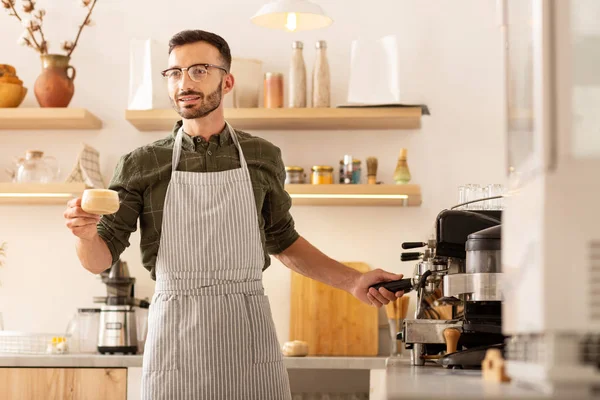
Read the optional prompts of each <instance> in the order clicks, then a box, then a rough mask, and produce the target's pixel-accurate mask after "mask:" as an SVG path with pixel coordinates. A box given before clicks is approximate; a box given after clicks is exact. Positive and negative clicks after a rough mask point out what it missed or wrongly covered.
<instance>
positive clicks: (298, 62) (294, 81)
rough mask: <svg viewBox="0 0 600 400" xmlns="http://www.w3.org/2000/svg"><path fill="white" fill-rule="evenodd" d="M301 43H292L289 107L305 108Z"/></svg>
mask: <svg viewBox="0 0 600 400" xmlns="http://www.w3.org/2000/svg"><path fill="white" fill-rule="evenodd" d="M303 47H304V45H303V43H302V42H300V41H295V42H292V60H291V63H290V77H289V89H288V96H289V98H288V102H289V107H306V65H305V63H304V56H303V55H302V48H303Z"/></svg>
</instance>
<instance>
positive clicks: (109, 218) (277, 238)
mask: <svg viewBox="0 0 600 400" xmlns="http://www.w3.org/2000/svg"><path fill="white" fill-rule="evenodd" d="M181 125H182V122H181V121H179V122H177V123H176V124H175V127H174V129H173V132H172V133H171V134H170V135H169V136H168V137H166V138H164V139H161V140H158V141H156V142H154V143H152V144H149V145H147V146H143V147H140V148H138V149H136V150H134V151H132V152H131V153H128V154H126V155H124V156H122V157H121V159H120V160H119V163H118V164H117V166H116V168H115V173H114V175H113V177H112V179H111V182H110V184H109V189H113V190H116V191H117V192H118V193H119V199H120V202H121V207H120V208H119V211H117V212H116V213H115V214H113V215H105V216H103V217H102V218H101V220H100V222H99V223H98V234H99V235H100V237H101V238H102V239H103V240H104V241H105V242H106V244H107V245H108V248H109V249H110V252H111V254H112V258H113V263H114V262H116V261H117V260H118V258H119V257H120V255H121V253H122V252H123V250H125V248H126V247H128V246H129V236H130V235H131V233H132V232H134V231H135V230H136V228H137V222H138V218H139V222H140V231H141V240H140V249H141V253H142V262H143V264H144V267H145V268H146V269H148V270H149V271H150V274H151V277H152V279H154V280H156V273H155V265H156V257H157V255H158V247H159V244H160V235H161V227H162V217H163V205H164V202H165V197H166V193H167V186H168V185H169V181H170V179H171V164H172V162H171V157H172V155H173V144H174V143H175V136H176V134H177V131H178V130H179V128H180V127H181ZM235 132H236V135H237V137H238V140H239V142H240V145H241V147H242V151H243V152H244V156H245V157H246V162H247V163H248V170H249V172H250V179H251V180H252V187H253V189H254V200H255V201H256V210H257V212H258V224H259V228H260V233H261V240H262V244H263V249H264V251H265V265H264V268H263V269H266V268H267V267H268V266H269V265H270V262H271V259H270V257H269V254H277V253H281V252H282V251H284V250H285V249H286V248H288V247H289V246H290V245H291V244H292V243H294V241H295V240H296V239H297V238H298V236H299V235H298V233H297V232H296V230H295V227H294V220H293V218H292V216H291V214H290V211H289V210H290V207H291V204H292V203H291V199H290V196H289V195H288V193H287V192H286V191H285V188H284V182H285V166H284V163H283V160H282V157H281V151H280V149H279V148H278V147H276V146H275V145H273V144H272V143H270V142H268V141H266V140H265V139H261V138H259V137H256V136H252V135H250V134H248V133H245V132H242V131H239V130H237V129H236V130H235ZM235 168H240V157H239V152H238V150H237V147H236V146H235V144H234V142H233V138H232V137H231V135H230V134H229V131H228V130H227V129H224V130H223V131H222V132H221V133H219V134H217V135H213V136H211V137H210V139H209V140H208V141H206V139H204V138H201V137H191V136H189V135H187V134H184V135H183V142H182V148H181V158H180V161H179V166H178V170H180V171H187V172H218V171H226V170H230V169H235ZM183 206H185V205H183ZM189 206H190V207H191V206H192V205H191V204H190V205H189Z"/></svg>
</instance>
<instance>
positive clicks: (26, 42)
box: [0, 0, 98, 57]
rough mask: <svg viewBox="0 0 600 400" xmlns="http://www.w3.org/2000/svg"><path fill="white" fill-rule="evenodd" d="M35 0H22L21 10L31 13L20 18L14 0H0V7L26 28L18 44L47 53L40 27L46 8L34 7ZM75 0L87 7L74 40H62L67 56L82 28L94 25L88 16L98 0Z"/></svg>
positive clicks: (45, 42)
mask: <svg viewBox="0 0 600 400" xmlns="http://www.w3.org/2000/svg"><path fill="white" fill-rule="evenodd" d="M36 1H37V0H22V5H23V11H24V12H25V13H26V14H31V17H30V18H22V17H21V15H19V12H18V11H17V10H16V8H15V2H16V0H0V5H1V8H5V9H7V11H8V14H9V15H11V16H13V17H15V18H16V19H18V20H19V21H20V22H21V24H22V25H23V27H24V28H25V29H26V32H25V33H23V35H21V37H20V38H19V41H18V42H19V44H21V45H23V46H29V47H31V48H32V49H34V50H36V51H37V52H39V53H40V54H48V47H49V44H48V42H47V41H46V37H45V35H44V32H43V29H42V28H43V27H42V25H43V23H44V18H45V16H46V10H44V9H41V8H40V9H36V8H35V4H36ZM77 2H78V4H81V5H83V6H84V7H85V8H87V10H86V15H85V18H84V20H83V23H82V24H81V25H79V29H78V30H77V35H76V36H75V40H74V41H72V42H71V41H65V42H62V48H63V49H64V50H65V51H66V52H67V56H68V57H70V56H71V54H72V53H73V50H75V48H76V47H77V43H79V38H80V36H81V31H82V30H83V28H84V27H86V26H94V22H93V21H92V20H91V19H90V16H91V15H92V12H93V11H94V7H95V6H96V3H97V2H98V0H77Z"/></svg>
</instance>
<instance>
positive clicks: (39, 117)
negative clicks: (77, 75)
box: [0, 107, 102, 130]
mask: <svg viewBox="0 0 600 400" xmlns="http://www.w3.org/2000/svg"><path fill="white" fill-rule="evenodd" d="M100 128H102V121H100V119H98V117H96V116H95V115H94V114H92V113H91V112H89V111H88V110H86V109H84V108H69V107H66V108H24V107H23V108H0V129H11V130H16V129H30V130H46V129H60V130H69V129H81V130H85V129H100Z"/></svg>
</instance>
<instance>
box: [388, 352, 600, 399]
mask: <svg viewBox="0 0 600 400" xmlns="http://www.w3.org/2000/svg"><path fill="white" fill-rule="evenodd" d="M385 390H386V397H385V398H386V399H387V400H396V399H461V400H465V399H486V400H488V399H526V400H534V399H535V400H549V399H564V398H565V397H564V395H563V396H550V395H546V394H543V393H541V392H538V391H534V390H532V389H529V388H525V387H522V386H519V385H517V384H515V383H496V382H487V381H484V380H483V379H482V377H481V371H480V370H457V369H447V368H443V367H441V366H437V365H435V364H431V365H430V364H427V365H425V366H421V367H415V366H412V365H410V361H409V359H407V358H389V359H388V360H387V363H386V370H385ZM567 398H569V399H571V400H574V399H575V398H577V399H579V397H572V396H571V397H567ZM589 398H590V399H591V398H592V397H589Z"/></svg>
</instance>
